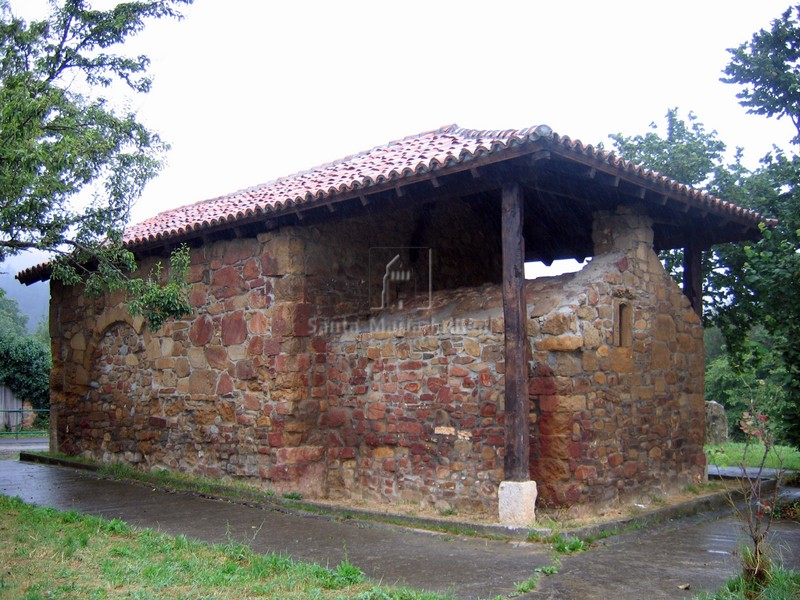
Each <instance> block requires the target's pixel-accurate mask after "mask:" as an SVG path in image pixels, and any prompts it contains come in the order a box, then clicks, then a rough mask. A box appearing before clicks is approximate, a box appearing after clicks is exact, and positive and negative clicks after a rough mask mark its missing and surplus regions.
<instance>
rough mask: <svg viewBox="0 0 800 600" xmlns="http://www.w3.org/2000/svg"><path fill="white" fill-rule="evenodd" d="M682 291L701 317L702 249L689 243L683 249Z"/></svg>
mask: <svg viewBox="0 0 800 600" xmlns="http://www.w3.org/2000/svg"><path fill="white" fill-rule="evenodd" d="M683 293H684V294H685V295H686V297H687V298H689V302H691V303H692V308H693V309H694V312H696V313H697V316H698V317H700V318H702V317H703V249H702V248H700V246H698V245H697V244H689V245H688V246H686V248H684V249H683Z"/></svg>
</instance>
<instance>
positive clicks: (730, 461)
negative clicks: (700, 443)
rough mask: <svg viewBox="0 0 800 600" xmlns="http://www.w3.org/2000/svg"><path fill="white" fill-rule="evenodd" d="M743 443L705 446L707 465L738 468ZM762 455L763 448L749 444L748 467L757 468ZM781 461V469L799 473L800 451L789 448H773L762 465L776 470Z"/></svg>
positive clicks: (742, 451) (742, 452)
mask: <svg viewBox="0 0 800 600" xmlns="http://www.w3.org/2000/svg"><path fill="white" fill-rule="evenodd" d="M744 447H745V445H744V443H743V442H728V443H727V444H719V445H715V446H706V447H705V451H706V456H707V457H708V464H709V465H717V466H720V467H738V466H739V465H740V464H741V462H742V455H743V454H744ZM763 455H764V446H762V445H754V444H751V445H750V448H749V449H748V451H747V464H746V465H745V466H748V467H757V466H758V465H759V463H760V462H761V457H762V456H763ZM781 461H783V468H784V469H787V470H789V471H800V451H799V450H797V449H796V448H792V447H790V446H775V447H774V448H773V449H771V450H770V453H769V455H768V456H767V461H766V463H765V464H764V466H765V467H767V468H769V469H778V468H780V466H781Z"/></svg>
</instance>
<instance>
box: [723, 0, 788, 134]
mask: <svg viewBox="0 0 800 600" xmlns="http://www.w3.org/2000/svg"><path fill="white" fill-rule="evenodd" d="M728 52H729V53H730V54H731V61H730V63H728V66H727V67H725V70H724V71H723V72H724V73H725V77H723V78H722V81H724V82H725V83H733V84H737V85H740V86H741V90H740V91H739V93H738V94H737V95H736V97H737V98H739V102H740V104H741V105H742V106H744V107H746V108H747V112H749V113H752V114H756V115H765V116H767V117H776V118H778V119H781V118H783V117H786V118H788V119H789V120H790V121H791V122H792V123H793V124H794V126H795V129H796V130H797V136H795V138H794V139H793V140H792V141H794V142H800V69H799V68H800V6H794V7H790V8H788V9H786V11H784V13H783V14H782V15H781V17H780V18H779V19H775V20H774V21H773V22H772V27H771V28H770V29H769V30H765V29H761V30H759V31H757V32H756V33H754V34H753V37H752V38H751V40H750V41H749V42H744V43H743V44H741V45H739V46H738V47H737V48H730V49H728Z"/></svg>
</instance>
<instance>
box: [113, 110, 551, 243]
mask: <svg viewBox="0 0 800 600" xmlns="http://www.w3.org/2000/svg"><path fill="white" fill-rule="evenodd" d="M552 135H553V133H552V130H551V129H550V128H549V127H547V126H546V125H542V126H538V127H530V128H528V129H523V130H508V131H476V130H469V129H462V128H460V127H458V126H457V125H451V126H449V127H443V128H441V129H437V130H435V131H430V132H426V133H421V134H419V135H415V136H410V137H407V138H405V139H402V140H398V141H395V142H390V143H388V144H386V145H385V146H379V147H377V148H373V149H372V150H367V151H366V152H360V153H359V154H354V155H352V156H348V157H347V158H343V159H341V160H337V161H336V162H332V163H329V164H326V165H322V166H319V167H316V168H314V169H309V170H308V171H303V172H302V173H297V174H295V175H290V176H288V177H283V178H281V179H276V180H275V181H272V182H270V183H265V184H262V185H258V186H255V187H252V188H248V189H244V190H240V191H238V192H233V193H232V194H228V195H226V196H220V197H219V198H213V199H211V200H205V201H203V202H198V203H196V204H190V205H187V206H182V207H180V208H175V209H172V210H168V211H165V212H162V213H159V214H157V215H156V216H154V217H152V218H150V219H147V220H146V221H143V222H141V223H139V224H137V225H134V226H132V227H129V228H128V230H127V231H126V234H125V240H126V242H127V243H128V244H129V245H130V244H132V245H138V244H140V243H143V242H146V241H155V240H157V239H159V238H162V237H166V238H169V237H173V236H176V235H183V234H185V233H188V232H190V231H193V230H198V229H204V228H207V227H214V226H217V225H220V224H222V223H225V222H226V221H227V222H232V221H237V220H239V219H242V218H247V217H251V216H254V215H257V214H265V216H266V215H269V214H270V213H275V212H280V211H281V210H283V209H287V208H292V207H295V206H298V205H302V204H306V203H314V202H315V201H316V202H324V201H326V200H329V199H330V198H331V197H333V196H335V195H337V194H342V193H346V192H352V191H354V190H361V189H366V188H370V187H373V186H376V185H380V184H382V183H385V182H387V181H395V180H398V181H399V180H402V179H404V178H407V177H409V176H413V175H418V174H423V173H429V172H432V171H437V170H440V169H443V168H446V167H449V166H452V165H457V164H462V163H466V162H468V161H470V160H472V159H474V158H476V157H479V156H483V155H486V154H491V153H495V152H500V151H502V150H504V149H506V148H509V147H511V146H515V145H521V144H524V143H526V142H530V141H535V140H538V139H541V138H550V137H552Z"/></svg>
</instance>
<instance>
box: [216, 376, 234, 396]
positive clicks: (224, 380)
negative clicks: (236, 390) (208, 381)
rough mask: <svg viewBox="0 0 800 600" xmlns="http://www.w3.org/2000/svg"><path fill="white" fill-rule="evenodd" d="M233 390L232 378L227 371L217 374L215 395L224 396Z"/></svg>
mask: <svg viewBox="0 0 800 600" xmlns="http://www.w3.org/2000/svg"><path fill="white" fill-rule="evenodd" d="M232 392H233V379H231V376H230V375H228V374H227V373H223V374H222V375H220V376H219V380H218V381H217V395H219V396H225V395H227V394H230V393H232Z"/></svg>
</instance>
